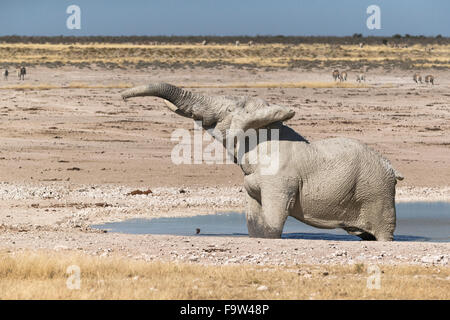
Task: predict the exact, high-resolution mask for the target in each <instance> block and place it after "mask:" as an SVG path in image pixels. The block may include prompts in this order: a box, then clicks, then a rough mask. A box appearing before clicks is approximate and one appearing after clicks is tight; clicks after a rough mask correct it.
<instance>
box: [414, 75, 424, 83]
mask: <svg viewBox="0 0 450 320" xmlns="http://www.w3.org/2000/svg"><path fill="white" fill-rule="evenodd" d="M413 80H414V82H415V83H419V82H420V83H422V76H421V75H420V74H418V73H414V76H413Z"/></svg>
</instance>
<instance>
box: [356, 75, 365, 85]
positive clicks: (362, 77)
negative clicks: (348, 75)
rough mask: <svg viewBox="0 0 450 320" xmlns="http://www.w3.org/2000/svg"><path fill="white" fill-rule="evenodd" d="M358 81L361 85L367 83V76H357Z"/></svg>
mask: <svg viewBox="0 0 450 320" xmlns="http://www.w3.org/2000/svg"><path fill="white" fill-rule="evenodd" d="M356 81H358V82H359V83H361V82H362V81H364V82H366V76H365V75H364V73H360V74H358V75H357V76H356Z"/></svg>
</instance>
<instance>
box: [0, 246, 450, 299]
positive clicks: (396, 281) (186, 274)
mask: <svg viewBox="0 0 450 320" xmlns="http://www.w3.org/2000/svg"><path fill="white" fill-rule="evenodd" d="M72 265H76V266H78V267H79V268H80V271H81V273H80V289H78V290H77V289H69V288H68V287H67V279H68V277H69V276H70V275H73V273H72V274H67V273H66V271H67V268H68V267H69V266H72ZM380 269H381V270H380V271H382V273H381V288H380V289H378V290H377V289H368V288H367V277H368V276H369V273H368V270H367V266H366V265H363V264H358V265H356V266H351V265H350V266H342V265H320V266H317V265H316V266H310V265H296V266H287V267H275V266H265V267H262V266H250V265H236V266H203V265H199V264H186V263H174V262H170V263H169V262H145V261H137V260H132V259H129V258H123V257H122V258H120V257H104V258H101V257H92V256H88V255H85V254H81V253H75V252H71V251H68V252H65V253H64V254H63V253H60V252H43V251H37V252H22V253H6V252H3V253H0V299H310V298H313V299H449V298H450V282H449V280H448V279H449V275H450V268H449V267H421V266H380ZM69 283H70V284H75V283H76V282H73V281H72V282H69ZM259 286H266V287H267V290H257V288H258V287H259Z"/></svg>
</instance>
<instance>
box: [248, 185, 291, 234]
mask: <svg viewBox="0 0 450 320" xmlns="http://www.w3.org/2000/svg"><path fill="white" fill-rule="evenodd" d="M260 190H261V204H260V203H259V202H258V201H257V200H255V199H254V198H251V197H250V196H248V197H247V227H248V232H249V235H250V237H258V238H281V233H282V232H283V227H284V223H285V222H286V219H287V217H288V215H289V211H290V210H291V209H292V207H293V206H294V203H295V200H296V195H297V193H298V183H297V181H295V180H294V179H280V178H278V179H270V181H267V180H266V181H263V182H262V183H261V185H260Z"/></svg>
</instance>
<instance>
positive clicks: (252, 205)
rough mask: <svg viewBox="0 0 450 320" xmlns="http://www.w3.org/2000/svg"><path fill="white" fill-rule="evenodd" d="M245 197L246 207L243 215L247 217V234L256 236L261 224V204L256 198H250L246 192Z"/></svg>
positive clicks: (258, 234)
mask: <svg viewBox="0 0 450 320" xmlns="http://www.w3.org/2000/svg"><path fill="white" fill-rule="evenodd" d="M246 198H247V207H246V210H245V216H246V219H247V229H248V235H249V236H250V237H251V238H257V237H258V236H260V234H261V232H260V229H261V228H262V225H263V221H262V219H261V211H262V209H261V204H260V203H259V201H258V200H256V199H254V198H252V197H251V196H250V195H249V194H248V193H247V195H246Z"/></svg>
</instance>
